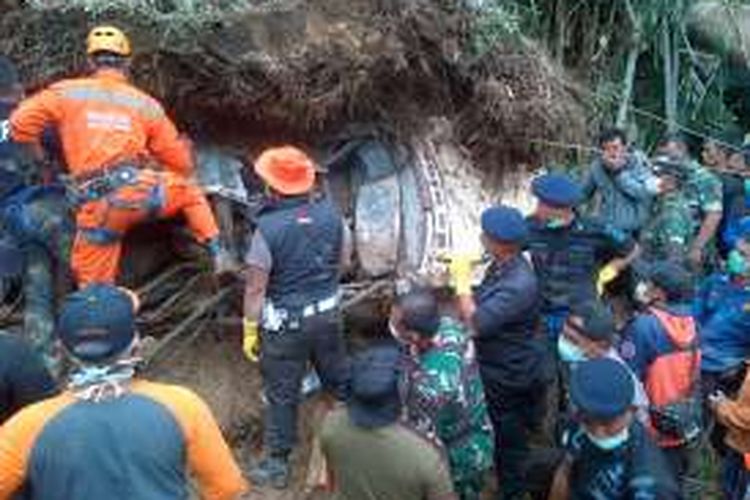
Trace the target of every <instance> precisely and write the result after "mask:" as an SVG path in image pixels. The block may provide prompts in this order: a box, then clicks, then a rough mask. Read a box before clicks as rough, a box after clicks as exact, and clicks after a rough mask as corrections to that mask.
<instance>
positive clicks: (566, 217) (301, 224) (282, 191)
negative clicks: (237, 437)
mask: <svg viewBox="0 0 750 500" xmlns="http://www.w3.org/2000/svg"><path fill="white" fill-rule="evenodd" d="M87 44H88V55H89V64H90V66H91V71H92V74H91V75H90V76H87V77H85V78H79V79H73V80H66V81H64V82H61V83H58V84H55V85H52V86H51V87H49V88H48V89H45V90H43V91H41V92H40V93H38V94H36V95H34V96H31V97H29V98H27V99H23V100H22V97H23V92H22V86H21V84H20V81H19V79H18V76H17V73H16V72H15V70H14V68H13V67H12V64H11V63H10V61H9V60H7V59H4V58H3V59H0V113H2V115H0V117H2V118H3V122H2V124H3V126H2V129H0V131H2V135H1V136H0V139H1V140H0V160H2V161H0V220H2V227H3V237H4V238H3V240H2V241H0V271H2V273H8V274H10V273H17V272H18V271H19V268H22V269H23V270H24V273H25V281H26V283H27V285H26V300H27V304H26V313H25V322H24V333H25V336H26V337H27V338H29V339H31V340H32V341H31V342H26V341H25V340H24V339H23V338H21V337H22V336H18V335H11V334H6V333H2V334H0V424H2V427H0V500H3V499H6V498H7V499H10V498H15V496H16V495H24V496H23V497H24V498H31V499H51V498H55V499H63V500H65V499H71V500H73V499H75V500H81V499H89V498H97V499H98V498H112V499H132V498H154V499H162V498H164V499H173V498H188V495H189V489H190V486H189V484H190V483H189V479H188V477H189V476H190V475H192V476H194V477H195V478H196V480H197V485H198V488H199V490H200V494H201V495H202V497H203V498H210V499H230V498H239V496H240V495H242V494H243V493H244V492H245V491H247V490H248V488H249V487H252V488H254V487H262V486H270V487H273V488H278V489H283V488H286V487H288V485H289V483H290V477H291V474H292V473H293V471H292V467H291V464H292V462H291V456H292V454H293V452H294V451H295V448H296V447H297V443H298V436H297V427H298V413H299V406H300V402H301V398H302V391H301V387H302V384H303V380H304V379H305V377H306V376H307V375H308V374H309V373H310V372H311V370H312V371H314V372H315V373H316V374H317V376H319V378H320V381H321V383H322V388H323V390H324V391H325V392H326V393H328V394H330V395H332V396H333V397H334V398H335V399H336V400H338V401H339V404H333V405H332V406H331V409H330V411H328V413H327V415H326V416H325V418H324V420H323V423H322V425H321V427H320V429H319V437H320V446H321V449H322V453H323V456H324V457H325V462H326V470H327V474H326V478H325V480H324V481H322V483H321V487H322V488H324V489H325V490H326V491H328V492H329V493H330V494H331V495H332V496H333V498H337V499H340V500H362V499H372V500H390V499H394V500H395V499H398V500H412V499H414V500H421V499H430V500H435V499H445V500H448V499H454V498H456V499H461V500H473V499H479V498H482V495H483V494H485V493H486V492H488V491H490V490H492V491H495V492H496V495H497V498H502V499H525V498H550V499H568V498H572V499H639V500H640V499H659V500H661V499H671V498H675V499H676V498H684V497H690V498H701V497H702V494H703V490H702V488H703V487H704V485H703V483H702V481H701V478H700V476H699V472H700V471H699V465H700V459H701V454H703V453H708V450H712V451H711V453H715V454H716V455H717V456H719V457H720V458H721V464H722V465H721V474H720V487H721V490H722V493H723V495H724V497H725V498H727V499H737V500H739V499H744V498H748V496H750V483H749V481H750V380H748V377H750V372H748V371H747V370H746V359H748V357H749V355H750V334H749V332H750V189H748V188H747V186H748V185H749V184H748V180H747V179H748V178H750V175H748V172H750V170H748V169H747V168H746V161H750V158H746V154H745V151H744V150H743V149H742V147H741V145H739V144H733V143H732V142H731V141H726V140H722V141H718V140H708V141H707V142H706V143H705V144H704V150H703V154H702V163H701V162H698V161H696V160H694V159H692V158H691V156H690V151H689V147H688V142H687V140H686V139H685V138H683V137H681V136H678V135H668V136H667V137H665V139H664V140H663V141H661V143H660V144H659V145H658V147H657V149H656V152H655V154H654V155H653V156H652V157H650V158H649V157H648V156H647V155H646V154H644V153H643V152H640V151H638V150H637V149H636V148H634V147H633V146H632V145H630V144H628V142H627V139H626V136H625V134H624V133H623V132H622V131H620V130H617V129H611V130H607V131H605V132H604V133H603V134H602V135H601V138H600V141H599V144H598V150H599V154H597V157H596V159H595V160H594V161H593V163H592V164H591V165H590V166H589V167H588V168H587V169H583V171H582V175H576V174H572V173H565V172H563V171H561V170H559V169H549V171H548V172H547V173H544V174H542V175H539V176H538V177H536V178H535V179H534V181H533V183H532V186H531V193H530V194H531V195H533V196H534V197H535V199H536V202H537V203H536V207H535V209H534V211H533V212H532V213H531V214H529V215H527V216H524V215H523V214H522V213H521V212H520V211H519V210H517V209H515V208H513V207H509V206H505V205H495V206H491V207H488V208H486V210H485V211H484V212H483V213H482V214H481V220H480V223H481V228H479V229H480V230H479V231H478V233H479V234H478V235H477V238H479V239H480V241H481V244H482V246H483V248H484V254H485V255H484V257H483V258H481V259H477V258H476V257H475V256H467V255H458V254H457V255H450V256H447V258H446V261H447V262H448V265H447V270H446V271H447V275H448V276H449V281H448V282H446V283H440V284H438V283H436V282H435V280H433V279H425V280H424V282H410V283H408V284H402V285H404V286H399V287H394V288H396V289H394V294H393V301H392V305H391V308H390V313H389V314H385V315H384V316H383V317H382V318H378V317H376V318H371V319H372V320H373V324H377V325H379V326H378V328H379V329H380V330H381V331H380V332H379V335H377V337H378V338H377V340H374V339H370V342H369V344H368V345H367V346H365V347H363V348H361V349H358V350H356V351H354V352H351V351H350V350H349V348H348V345H347V342H346V341H345V335H344V332H343V330H342V321H341V319H342V311H341V304H340V299H339V281H340V278H341V276H342V274H343V272H344V270H345V269H346V268H347V267H348V266H349V263H350V261H351V254H352V235H351V232H350V229H349V228H348V227H347V225H346V223H345V221H344V220H343V218H342V216H341V214H340V213H339V210H338V208H337V207H336V206H335V204H334V203H333V201H332V199H331V198H330V197H329V196H328V195H327V194H326V193H325V190H322V189H319V186H318V184H317V183H316V175H317V173H316V172H317V171H318V169H317V168H316V165H315V162H314V161H313V160H312V158H311V157H310V156H309V155H308V154H306V153H305V152H304V151H302V150H301V149H299V148H296V147H292V146H282V147H274V148H269V149H267V150H265V151H264V152H263V153H262V154H261V155H260V156H259V157H258V158H256V159H255V160H254V161H253V171H254V172H255V174H256V175H257V176H258V178H259V179H260V180H261V181H262V182H263V185H264V188H265V193H266V202H265V204H264V206H263V208H262V210H261V211H260V212H259V214H258V217H257V220H256V224H255V227H254V231H253V233H252V236H251V238H250V240H249V241H250V243H249V248H248V251H247V254H246V256H245V272H244V274H243V279H244V280H245V289H244V303H243V314H244V317H243V332H242V349H243V351H244V354H245V356H246V358H247V359H248V361H249V362H252V363H258V365H259V368H260V375H261V376H262V380H263V384H262V392H263V400H264V402H265V413H264V428H263V452H262V455H261V456H260V457H259V458H258V459H257V460H255V461H254V463H253V464H252V466H251V467H249V468H248V469H247V470H246V471H244V472H245V474H243V472H242V471H241V469H240V467H238V465H237V464H236V463H235V460H234V458H233V457H232V453H231V451H230V448H229V447H228V445H227V444H226V442H225V440H224V438H223V436H222V434H221V431H220V430H219V428H218V426H217V424H216V422H215V421H214V418H213V416H212V414H211V411H210V409H209V408H208V407H207V405H206V404H205V403H204V402H203V401H202V400H201V399H200V398H199V397H198V396H196V395H195V394H194V393H193V392H191V391H189V390H187V389H185V388H181V387H177V386H170V385H166V384H160V383H155V382H149V381H147V380H144V379H143V377H142V376H141V375H140V373H139V363H140V360H141V358H140V356H139V352H140V338H139V334H138V332H137V330H136V317H137V314H138V308H139V300H138V297H137V296H135V294H133V293H132V292H130V291H129V290H127V289H124V288H121V287H118V286H117V284H116V279H117V267H118V261H119V256H120V252H121V247H122V238H123V236H124V234H125V233H126V232H127V231H128V230H129V229H130V228H131V227H133V226H135V225H137V224H139V223H141V222H142V221H144V220H147V219H151V218H154V217H170V216H172V215H174V214H177V213H183V214H184V215H185V218H186V220H187V222H188V224H189V226H190V229H191V231H192V233H193V234H194V235H195V238H196V240H197V241H198V242H200V243H201V244H202V245H203V246H204V247H205V249H206V251H207V253H208V255H210V256H211V257H212V258H213V261H214V263H215V269H216V271H217V272H219V273H225V272H230V271H231V266H230V265H229V264H228V262H227V261H226V255H225V252H224V250H223V249H222V248H221V244H220V239H219V237H218V228H217V226H216V222H215V218H214V216H213V214H212V212H211V208H210V205H209V204H208V202H207V201H206V198H205V195H204V194H203V193H202V191H201V190H200V188H199V187H198V186H197V184H195V183H194V182H193V181H192V180H190V172H191V170H192V167H193V165H192V158H191V154H190V147H189V143H188V142H187V141H186V140H184V139H182V138H180V137H179V136H178V134H177V131H176V129H175V127H174V125H172V123H171V122H170V121H169V120H168V118H166V115H165V114H164V111H163V110H162V108H161V106H160V105H159V104H158V103H157V102H156V101H155V100H154V99H153V98H151V97H149V96H147V95H146V94H144V93H142V92H140V91H139V90H137V89H136V88H135V87H133V86H132V85H131V84H129V83H128V82H127V67H128V66H127V65H128V61H129V58H130V55H131V49H130V44H129V41H128V39H127V37H125V35H124V34H123V33H122V32H121V31H120V30H118V29H117V28H114V27H111V26H102V27H97V28H95V29H94V30H92V31H91V34H90V36H89V39H88V42H87ZM50 130H51V131H52V132H53V133H54V134H53V135H55V136H57V137H59V142H60V144H59V146H60V147H61V151H60V152H59V154H60V155H61V157H62V160H63V161H62V164H63V165H65V168H66V169H67V171H68V173H69V174H70V176H69V182H68V185H67V186H66V188H65V189H63V190H62V191H60V190H59V189H57V188H56V187H50V186H49V185H45V184H43V183H41V182H42V181H41V180H40V179H39V178H34V176H33V175H32V173H33V172H34V170H33V169H32V168H31V167H30V166H29V165H31V164H37V163H39V162H40V161H41V160H42V159H43V158H44V153H43V151H45V150H49V149H51V148H52V149H54V147H53V146H45V145H44V143H45V141H44V137H45V135H46V134H47V133H48V131H50ZM53 142H54V141H53ZM154 162H156V164H154ZM40 183H41V184H40ZM71 203H72V206H71V208H72V210H73V211H74V212H75V227H74V228H72V227H67V225H66V224H67V223H66V221H65V219H64V217H62V216H61V214H62V213H64V211H65V209H64V206H66V205H65V204H71ZM61 206H62V207H63V208H60V207H61ZM56 207H57V208H56ZM10 238H12V240H11V239H10ZM68 241H70V242H72V243H71V245H72V256H71V257H70V267H71V269H72V275H73V278H74V280H75V282H76V287H77V289H78V290H77V291H75V292H73V293H71V294H69V295H68V296H67V297H66V299H65V301H64V303H63V304H62V307H61V308H60V311H59V314H56V315H55V314H53V308H52V307H51V305H50V303H51V302H52V297H51V296H50V295H51V293H52V292H51V291H52V290H53V288H54V287H53V286H52V285H51V283H50V282H51V281H52V280H51V278H50V276H51V275H52V274H53V268H54V267H55V265H58V266H60V265H62V266H65V265H66V263H67V260H66V259H67V253H66V251H65V250H64V249H62V250H60V249H59V248H58V247H61V246H66V242H68ZM56 345H61V346H62V347H61V349H62V352H64V353H65V356H66V357H67V358H69V360H70V363H71V364H72V369H71V370H70V374H69V376H68V377H67V379H66V381H65V384H64V388H63V390H62V391H59V392H58V389H59V387H58V386H59V384H58V383H57V382H56V381H55V377H57V376H58V375H59V361H60V357H59V355H57V354H56V351H55V348H54V346H56ZM238 348H239V346H238ZM237 397H247V396H246V395H243V394H242V393H241V392H240V391H238V396H237ZM243 475H246V476H247V478H248V479H249V482H246V480H245V479H244V478H243ZM493 477H494V479H493ZM493 483H494V484H495V486H494V487H493V486H491V485H492V484H493Z"/></svg>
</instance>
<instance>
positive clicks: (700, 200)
mask: <svg viewBox="0 0 750 500" xmlns="http://www.w3.org/2000/svg"><path fill="white" fill-rule="evenodd" d="M687 170H688V178H687V182H686V184H685V196H686V198H687V202H688V207H689V208H690V210H691V213H692V218H693V223H694V231H693V238H691V240H690V244H691V245H692V243H693V240H694V239H695V237H696V236H698V231H699V230H700V226H701V222H702V221H703V219H704V218H705V217H706V215H707V214H708V213H709V212H719V213H721V212H722V211H723V205H724V193H723V190H722V184H721V179H719V177H717V176H716V175H715V174H713V173H712V172H710V171H709V170H708V169H706V168H705V167H703V166H702V165H701V164H700V163H698V162H696V161H691V162H690V163H688V166H687ZM717 236H718V235H717ZM717 260H718V252H717V247H716V237H714V238H713V239H712V240H711V241H709V242H708V244H707V245H706V248H705V251H704V258H703V262H704V264H705V265H706V271H707V272H710V271H711V270H712V269H713V268H715V267H716V263H717Z"/></svg>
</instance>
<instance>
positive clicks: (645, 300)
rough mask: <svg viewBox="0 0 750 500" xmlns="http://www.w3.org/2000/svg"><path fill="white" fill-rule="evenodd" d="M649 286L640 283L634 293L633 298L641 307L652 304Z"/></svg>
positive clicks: (643, 282)
mask: <svg viewBox="0 0 750 500" xmlns="http://www.w3.org/2000/svg"><path fill="white" fill-rule="evenodd" d="M648 292H649V286H648V283H646V282H645V281H639V282H638V284H637V285H636V286H635V291H634V292H633V298H634V299H635V300H636V302H638V303H639V304H641V305H644V306H645V305H648V304H649V303H650V302H651V297H649V293H648Z"/></svg>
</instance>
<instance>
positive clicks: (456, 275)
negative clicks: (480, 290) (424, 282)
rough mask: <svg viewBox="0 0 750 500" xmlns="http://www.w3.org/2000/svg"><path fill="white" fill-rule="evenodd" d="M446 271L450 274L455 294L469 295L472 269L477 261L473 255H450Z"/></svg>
mask: <svg viewBox="0 0 750 500" xmlns="http://www.w3.org/2000/svg"><path fill="white" fill-rule="evenodd" d="M449 259H450V263H449V264H448V272H449V273H450V275H451V281H452V284H453V288H454V289H455V290H456V295H471V281H472V277H473V274H472V269H473V268H474V264H475V263H476V261H477V258H476V256H475V255H466V254H464V255H451V256H450V258H449Z"/></svg>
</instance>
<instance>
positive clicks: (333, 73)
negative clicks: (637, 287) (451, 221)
mask: <svg viewBox="0 0 750 500" xmlns="http://www.w3.org/2000/svg"><path fill="white" fill-rule="evenodd" d="M30 3H31V4H32V5H36V4H39V5H44V6H46V7H25V8H17V9H12V10H10V11H9V12H7V13H6V14H4V15H3V17H2V20H1V21H0V33H2V34H0V51H2V52H6V53H10V54H11V56H13V57H14V58H15V59H16V60H17V61H18V62H19V64H20V65H21V67H22V72H23V74H24V76H25V77H26V78H28V80H29V81H30V82H33V85H34V86H38V85H40V84H42V83H45V82H48V81H50V80H52V79H55V78H59V77H61V76H64V75H70V74H76V73H78V72H80V71H81V70H82V68H83V67H84V65H85V60H84V56H83V54H82V51H81V43H82V40H83V39H84V37H85V33H86V31H87V29H88V27H89V26H90V25H91V24H92V23H93V22H101V21H109V20H112V21H114V22H116V23H117V24H119V25H121V26H123V27H124V28H126V29H127V30H128V31H129V32H130V33H131V34H132V35H133V38H134V43H135V46H136V48H137V54H136V57H135V61H134V68H133V69H134V74H135V78H136V80H137V82H138V84H139V85H142V86H144V87H145V88H147V89H148V90H149V91H150V92H152V93H154V94H155V95H157V96H159V97H160V98H162V99H163V100H164V101H165V102H166V103H167V105H168V107H169V108H171V111H172V112H173V114H174V115H175V116H176V117H178V119H179V120H180V122H181V124H182V125H183V126H184V127H185V128H187V129H188V130H189V131H190V132H191V133H192V134H194V135H196V136H199V137H206V138H208V139H213V140H216V138H217V137H219V138H220V140H221V141H222V142H240V143H246V142H247V141H248V136H251V137H252V138H253V140H254V141H258V142H264V141H278V140H279V138H281V137H283V138H284V140H295V139H296V140H300V141H302V142H311V141H314V140H315V139H316V138H317V137H320V136H325V135H330V134H331V133H335V132H337V131H339V130H340V129H341V128H342V127H344V126H345V125H347V124H349V123H352V122H356V123H376V124H381V125H386V126H387V127H388V128H390V129H393V130H394V131H395V132H396V133H397V134H400V135H403V134H407V133H408V134H411V132H412V131H413V130H414V129H415V128H418V127H420V126H421V125H422V124H423V123H425V120H426V118H428V117H431V116H445V117H448V118H449V119H451V120H452V121H456V122H457V123H459V125H460V126H459V131H460V136H461V139H462V140H463V142H464V144H465V145H467V146H468V147H469V148H470V149H471V151H472V152H473V153H475V155H476V159H477V160H478V161H479V162H480V163H481V164H482V165H483V166H487V167H489V168H496V167H501V168H503V167H507V166H511V165H514V164H516V163H531V164H533V163H538V162H540V161H541V160H542V158H541V156H540V155H539V152H538V151H536V150H535V148H534V147H533V146H532V144H531V143H530V140H532V139H555V140H559V139H563V140H571V141H574V140H582V139H583V138H584V137H585V119H584V113H583V109H582V105H581V104H580V103H579V102H578V101H577V100H576V98H575V97H574V96H573V95H572V94H571V93H570V92H569V91H568V90H567V86H566V84H565V82H564V79H563V78H562V77H561V76H560V75H559V74H558V72H557V71H556V70H554V69H553V68H552V67H551V66H550V65H549V64H547V63H546V62H545V60H544V57H543V56H542V55H541V54H540V53H539V52H538V51H536V50H535V49H533V48H530V47H524V46H521V45H522V44H519V43H515V44H512V46H511V45H508V44H499V45H498V46H497V47H495V49H492V50H489V51H488V52H486V53H485V54H483V55H482V56H481V57H477V56H476V55H475V54H473V53H472V51H471V50H470V49H469V46H470V44H469V43H468V42H467V41H468V40H469V39H470V37H471V34H472V29H473V26H474V24H473V20H474V18H473V17H472V16H473V14H470V13H468V11H466V10H465V9H461V8H459V7H460V2H458V1H442V2H421V1H420V2H413V1H409V2H406V1H400V0H388V1H386V0H357V1H351V0H311V1H308V2H299V1H289V0H287V1H274V2H269V1H265V2H263V1H255V2H232V1H226V2H210V3H208V2H206V3H202V2H198V3H196V2H185V4H191V5H204V4H205V5H209V6H213V7H211V8H210V9H209V8H208V7H205V8H202V9H203V10H196V11H192V15H191V11H186V10H185V8H183V9H182V10H180V8H179V7H177V5H178V4H179V3H180V2H161V3H160V2H146V1H137V2H117V1H109V2H97V1H93V0H75V1H69V2H60V3H59V4H57V6H55V3H54V2H36V3H35V2H30ZM159 4H163V5H167V6H171V7H170V8H171V10H169V9H168V8H165V9H166V10H165V9H163V10H162V11H159V10H157V9H156V7H154V6H153V5H159ZM50 5H52V7H50ZM126 5H128V6H126ZM84 7H85V8H84ZM193 8H194V9H198V7H193Z"/></svg>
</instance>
